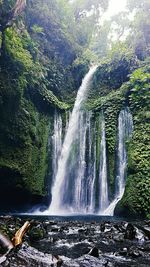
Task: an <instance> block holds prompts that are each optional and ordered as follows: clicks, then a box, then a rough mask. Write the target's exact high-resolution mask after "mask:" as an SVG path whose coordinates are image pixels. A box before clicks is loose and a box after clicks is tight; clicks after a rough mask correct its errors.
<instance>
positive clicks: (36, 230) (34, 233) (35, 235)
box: [29, 224, 46, 241]
mask: <svg viewBox="0 0 150 267" xmlns="http://www.w3.org/2000/svg"><path fill="white" fill-rule="evenodd" d="M45 235H46V231H45V229H44V227H43V226H42V225H41V224H38V225H37V226H33V227H32V228H31V229H30V231H29V237H30V240H31V241H32V240H33V241H35V240H40V239H42V238H44V237H45Z"/></svg>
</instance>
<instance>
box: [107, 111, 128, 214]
mask: <svg viewBox="0 0 150 267" xmlns="http://www.w3.org/2000/svg"><path fill="white" fill-rule="evenodd" d="M132 131H133V120H132V115H131V113H130V111H129V108H127V107H126V108H125V109H123V110H121V111H120V114H119V118H118V144H117V171H116V190H115V199H114V200H113V201H112V202H111V203H110V205H109V206H108V208H107V209H106V210H105V211H104V213H103V214H104V215H110V216H113V214H114V209H115V207H116V205H117V203H118V202H119V200H120V199H121V198H122V197H123V194H124V190H125V180H126V168H127V152H126V140H128V139H129V138H130V137H131V135H132Z"/></svg>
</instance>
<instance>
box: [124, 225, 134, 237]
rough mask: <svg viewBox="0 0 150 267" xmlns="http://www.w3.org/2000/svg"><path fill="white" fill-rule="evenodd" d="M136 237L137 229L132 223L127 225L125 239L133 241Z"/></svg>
mask: <svg viewBox="0 0 150 267" xmlns="http://www.w3.org/2000/svg"><path fill="white" fill-rule="evenodd" d="M135 236H136V229H135V227H134V226H133V225H132V224H131V223H128V224H127V227H126V229H125V235H124V238H125V239H130V240H133V239H134V238H135Z"/></svg>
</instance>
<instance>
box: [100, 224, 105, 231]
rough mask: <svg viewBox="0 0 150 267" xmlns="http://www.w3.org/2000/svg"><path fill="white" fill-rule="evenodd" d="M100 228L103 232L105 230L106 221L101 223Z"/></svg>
mask: <svg viewBox="0 0 150 267" xmlns="http://www.w3.org/2000/svg"><path fill="white" fill-rule="evenodd" d="M100 230H101V232H104V231H105V223H101V225H100Z"/></svg>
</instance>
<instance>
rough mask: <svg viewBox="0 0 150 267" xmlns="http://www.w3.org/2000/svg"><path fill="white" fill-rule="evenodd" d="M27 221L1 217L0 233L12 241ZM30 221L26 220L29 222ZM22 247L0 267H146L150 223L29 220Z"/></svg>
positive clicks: (149, 252)
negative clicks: (28, 228)
mask: <svg viewBox="0 0 150 267" xmlns="http://www.w3.org/2000/svg"><path fill="white" fill-rule="evenodd" d="M25 220H26V219H20V218H13V217H0V232H2V233H4V234H5V235H7V236H8V237H9V238H10V239H11V238H12V237H13V235H14V233H15V232H16V230H18V229H19V228H20V227H21V226H22V225H23V224H24V222H25ZM28 220H29V218H28ZM30 223H31V227H30V230H29V231H28V232H27V233H26V234H25V236H24V238H23V244H22V245H21V246H19V247H17V248H15V249H13V250H12V251H11V252H10V253H9V254H8V255H3V253H5V251H3V248H2V249H1V250H0V252H1V257H0V266H2V267H3V266H11V267H24V266H25V267H28V266H42V267H47V266H51V267H55V266H57V267H59V266H62V267H78V266H81V267H101V266H102V267H105V266H106V267H130V266H131V267H132V266H134V267H135V266H138V267H148V266H150V239H149V232H148V231H149V227H150V222H149V221H147V222H136V223H132V224H131V223H127V222H99V223H98V222H75V221H74V222H62V221H57V222H56V221H50V220H42V219H41V220H40V221H39V220H30Z"/></svg>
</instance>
